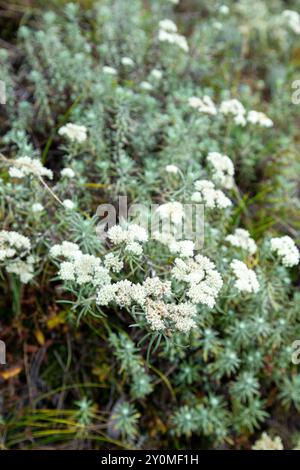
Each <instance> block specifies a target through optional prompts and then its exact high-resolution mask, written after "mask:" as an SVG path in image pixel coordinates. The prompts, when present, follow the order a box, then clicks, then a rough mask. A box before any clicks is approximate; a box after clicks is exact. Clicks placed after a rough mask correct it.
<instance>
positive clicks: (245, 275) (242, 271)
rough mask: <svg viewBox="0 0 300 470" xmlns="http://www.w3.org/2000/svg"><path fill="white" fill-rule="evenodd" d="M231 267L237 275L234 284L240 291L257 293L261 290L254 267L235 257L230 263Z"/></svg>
mask: <svg viewBox="0 0 300 470" xmlns="http://www.w3.org/2000/svg"><path fill="white" fill-rule="evenodd" d="M230 267H231V269H232V271H233V273H234V275H235V277H236V281H235V284H234V285H235V287H236V288H237V290H238V291H239V292H247V293H254V294H256V293H257V292H258V291H259V283H258V280H257V277H256V273H255V272H254V271H253V270H252V269H249V268H248V267H247V266H246V264H245V263H243V262H242V261H240V260H238V259H234V260H233V261H232V262H231V263H230Z"/></svg>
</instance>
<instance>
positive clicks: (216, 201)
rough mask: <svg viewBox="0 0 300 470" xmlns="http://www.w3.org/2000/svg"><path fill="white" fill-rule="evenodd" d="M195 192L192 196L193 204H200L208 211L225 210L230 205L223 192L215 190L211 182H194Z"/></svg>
mask: <svg viewBox="0 0 300 470" xmlns="http://www.w3.org/2000/svg"><path fill="white" fill-rule="evenodd" d="M195 189H196V191H195V192H194V193H193V194H192V197H191V199H192V201H193V202H202V203H204V204H205V205H206V207H207V208H208V209H215V208H218V209H226V208H227V207H230V206H231V205H232V202H231V201H230V199H229V198H228V197H227V196H225V194H224V193H223V191H221V190H220V189H216V188H215V185H214V183H213V182H212V181H208V180H199V181H196V182H195Z"/></svg>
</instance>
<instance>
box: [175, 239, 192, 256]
mask: <svg viewBox="0 0 300 470" xmlns="http://www.w3.org/2000/svg"><path fill="white" fill-rule="evenodd" d="M169 249H170V252H171V253H176V254H178V255H179V256H182V257H183V258H190V257H192V256H194V249H195V243H194V242H193V241H191V240H180V241H176V240H173V241H172V242H171V243H170V244H169Z"/></svg>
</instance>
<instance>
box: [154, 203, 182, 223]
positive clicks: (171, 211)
mask: <svg viewBox="0 0 300 470" xmlns="http://www.w3.org/2000/svg"><path fill="white" fill-rule="evenodd" d="M156 212H157V213H158V214H159V216H160V217H161V218H162V219H164V220H170V221H171V222H172V223H173V224H179V223H181V222H182V220H183V218H184V207H183V205H182V204H181V202H177V201H174V202H166V203H165V204H161V205H160V206H159V207H158V208H157V209H156Z"/></svg>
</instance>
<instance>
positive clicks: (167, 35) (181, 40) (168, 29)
mask: <svg viewBox="0 0 300 470" xmlns="http://www.w3.org/2000/svg"><path fill="white" fill-rule="evenodd" d="M158 40H159V41H161V42H168V43H170V44H175V45H176V46H178V47H179V48H180V49H182V50H183V51H185V52H188V50H189V46H188V43H187V40H186V38H185V37H184V36H182V35H181V34H178V32H177V26H176V24H175V23H174V22H173V21H171V20H168V19H166V20H161V21H160V22H159V31H158Z"/></svg>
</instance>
